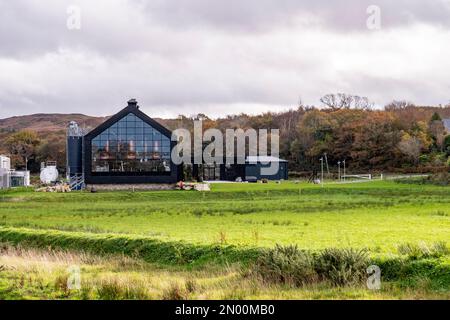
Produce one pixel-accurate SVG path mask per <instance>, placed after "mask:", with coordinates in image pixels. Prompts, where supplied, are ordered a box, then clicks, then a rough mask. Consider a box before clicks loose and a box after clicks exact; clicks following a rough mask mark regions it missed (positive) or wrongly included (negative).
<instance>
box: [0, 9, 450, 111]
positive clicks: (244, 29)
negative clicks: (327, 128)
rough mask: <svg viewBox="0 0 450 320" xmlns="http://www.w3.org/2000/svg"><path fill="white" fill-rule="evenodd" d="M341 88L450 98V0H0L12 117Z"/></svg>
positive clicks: (230, 107) (289, 97)
mask: <svg viewBox="0 0 450 320" xmlns="http://www.w3.org/2000/svg"><path fill="white" fill-rule="evenodd" d="M71 5H75V6H78V8H80V9H81V15H80V18H81V19H80V26H81V28H80V29H76V28H75V29H73V27H74V26H75V27H76V25H77V24H76V22H77V21H78V20H77V19H76V17H77V14H76V11H70V13H69V14H68V11H67V10H68V8H69V7H70V6H71ZM370 5H376V6H378V7H379V8H380V10H381V11H380V13H381V15H380V16H381V28H380V29H379V30H377V29H376V28H375V29H374V28H368V27H367V20H368V19H369V22H370V24H369V25H370V26H376V21H377V20H376V19H375V20H374V17H375V18H376V16H374V15H372V14H373V13H374V12H375V11H370V10H369V11H370V13H367V9H368V7H369V6H370ZM68 22H69V25H70V26H71V27H70V28H68V27H67V24H68ZM334 92H346V93H353V94H358V95H362V96H367V97H369V98H370V99H371V100H372V101H373V102H375V103H376V104H377V105H378V106H382V105H384V104H386V103H387V102H389V101H391V100H393V99H407V100H411V101H414V102H416V103H417V104H422V105H437V104H447V103H449V102H450V0H396V1H392V0H371V1H366V0H346V1H343V0H334V1H325V0H314V1H312V0H311V1H304V0H223V1H222V0H96V1H92V0H70V1H66V0H0V118H5V117H9V116H14V115H23V114H32V113H41V112H43V113H53V112H58V113H85V114H89V115H110V114H113V113H115V112H117V111H118V110H120V108H122V107H124V106H125V105H126V101H127V100H128V99H129V98H136V99H137V100H138V101H139V104H140V105H141V108H142V109H143V110H144V111H145V112H147V113H148V114H149V115H150V116H155V117H174V116H176V115H178V114H186V115H192V114H195V113H199V112H202V113H206V114H209V115H212V116H220V115H225V114H231V113H240V112H247V113H260V112H264V111H268V110H272V111H277V110H283V109H288V108H292V107H295V106H296V105H297V104H298V101H299V100H300V99H301V100H302V101H303V103H305V104H315V105H320V103H319V98H320V97H321V96H322V95H324V94H326V93H334Z"/></svg>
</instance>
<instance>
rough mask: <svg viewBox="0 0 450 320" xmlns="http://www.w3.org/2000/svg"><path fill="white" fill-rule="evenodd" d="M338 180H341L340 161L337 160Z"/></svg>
mask: <svg viewBox="0 0 450 320" xmlns="http://www.w3.org/2000/svg"><path fill="white" fill-rule="evenodd" d="M338 180H339V182H340V181H341V162H340V161H338Z"/></svg>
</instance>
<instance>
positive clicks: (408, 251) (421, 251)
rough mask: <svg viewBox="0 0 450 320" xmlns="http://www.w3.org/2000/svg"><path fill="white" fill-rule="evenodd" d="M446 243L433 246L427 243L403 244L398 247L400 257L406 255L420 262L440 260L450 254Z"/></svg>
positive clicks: (437, 243)
mask: <svg viewBox="0 0 450 320" xmlns="http://www.w3.org/2000/svg"><path fill="white" fill-rule="evenodd" d="M449 251H450V250H449V249H448V247H447V244H446V243H445V242H435V243H434V244H433V245H432V246H428V245H427V244H426V243H423V242H422V243H419V244H414V243H403V244H401V245H399V246H398V247H397V252H398V253H399V254H400V255H406V256H408V258H409V259H412V260H418V259H422V258H432V257H434V258H439V257H442V256H444V255H446V254H448V253H449Z"/></svg>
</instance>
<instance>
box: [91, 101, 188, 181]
mask: <svg viewBox="0 0 450 320" xmlns="http://www.w3.org/2000/svg"><path fill="white" fill-rule="evenodd" d="M171 136H172V132H171V131H170V130H169V129H167V128H165V127H164V126H162V125H161V124H159V123H158V122H156V121H155V120H153V119H151V118H150V117H148V116H147V115H146V114H145V113H143V112H142V111H140V110H139V106H138V105H137V102H136V100H134V99H132V100H130V101H128V106H127V107H126V108H125V109H123V110H122V111H120V112H119V113H117V114H116V115H114V116H112V117H111V118H110V119H108V120H107V121H106V122H104V123H103V124H101V125H100V126H98V127H97V128H95V129H94V130H92V131H91V132H89V133H88V134H87V135H85V136H84V142H83V160H84V161H83V162H84V166H83V167H84V169H83V170H84V179H85V182H86V184H147V183H148V184H152V183H176V182H177V181H179V180H181V170H180V168H179V166H177V165H175V164H174V163H173V162H172V160H171V150H172V148H173V147H174V146H175V143H176V142H173V141H171Z"/></svg>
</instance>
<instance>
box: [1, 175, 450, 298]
mask: <svg viewBox="0 0 450 320" xmlns="http://www.w3.org/2000/svg"><path fill="white" fill-rule="evenodd" d="M449 240H450V188H448V187H439V186H429V185H428V186H424V185H415V184H399V183H394V182H368V183H357V184H345V185H341V184H329V185H326V186H325V187H321V186H316V185H310V184H306V183H301V184H295V183H291V182H285V183H282V184H275V183H271V184H214V185H212V191H211V192H208V193H200V192H195V191H154V192H118V191H117V192H99V193H88V192H80V193H76V192H74V193H69V194H54V193H36V192H33V191H32V190H9V191H0V242H4V243H9V244H14V245H18V244H21V245H25V246H29V247H41V248H46V247H49V246H51V247H52V248H60V249H70V250H83V251H90V252H91V253H92V252H93V253H105V254H125V255H129V256H133V257H135V258H143V259H144V260H145V261H146V262H147V263H148V262H150V263H156V264H159V265H165V266H168V265H171V264H174V265H177V264H179V265H183V264H184V265H187V266H190V267H192V266H198V268H200V269H201V268H202V266H204V265H205V264H208V263H212V262H214V260H217V259H216V258H217V256H220V257H221V259H219V260H220V261H222V262H223V261H227V259H229V260H230V261H232V262H234V263H236V262H237V263H239V262H240V260H242V262H244V261H251V260H252V259H253V257H254V256H255V255H256V253H255V252H257V251H258V250H259V249H260V248H271V247H273V246H274V245H275V244H283V245H288V244H297V245H298V247H299V248H301V249H305V250H312V251H320V250H323V249H326V248H366V249H368V250H369V252H370V255H371V257H376V258H377V259H385V258H388V257H391V256H392V255H398V250H397V248H398V246H399V245H402V244H405V243H413V244H420V243H424V244H427V245H430V246H431V245H432V244H433V243H437V242H448V241H449ZM447 258H448V256H447ZM447 258H441V261H443V262H442V263H443V264H445V265H447V263H448V260H449V259H447ZM177 262H179V263H177ZM185 270H188V269H185ZM192 272H194V271H192ZM196 272H197V271H196ZM447 285H448V283H447V282H445V281H444V282H443V283H441V285H437V286H435V287H437V288H438V289H437V290H438V291H439V292H444V293H445V294H447V293H448V287H447ZM0 290H1V289H0ZM280 290H281V289H280ZM281 295H283V294H281ZM275 296H277V295H275ZM319 296H320V295H319ZM325 296H326V295H325ZM264 297H267V296H264ZM269 297H270V295H269ZM293 297H296V295H293ZM300 297H301V295H300ZM337 297H339V295H337ZM363 297H364V296H363Z"/></svg>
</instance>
